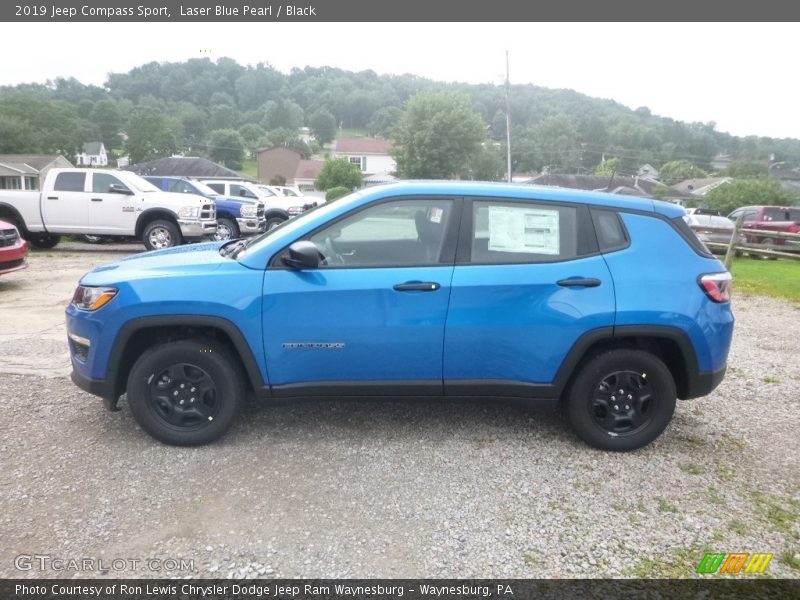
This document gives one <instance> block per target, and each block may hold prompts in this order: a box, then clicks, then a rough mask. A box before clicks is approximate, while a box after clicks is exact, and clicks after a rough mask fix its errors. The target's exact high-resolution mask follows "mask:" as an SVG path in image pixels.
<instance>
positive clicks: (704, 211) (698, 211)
mask: <svg viewBox="0 0 800 600" xmlns="http://www.w3.org/2000/svg"><path fill="white" fill-rule="evenodd" d="M686 214H687V215H712V216H715V217H721V216H722V211H721V210H717V209H716V208H687V209H686Z"/></svg>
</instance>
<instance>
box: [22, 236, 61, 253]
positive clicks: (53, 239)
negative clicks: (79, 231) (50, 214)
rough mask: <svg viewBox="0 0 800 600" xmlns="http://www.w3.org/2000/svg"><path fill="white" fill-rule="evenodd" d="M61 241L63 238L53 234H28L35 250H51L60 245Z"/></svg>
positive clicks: (29, 241)
mask: <svg viewBox="0 0 800 600" xmlns="http://www.w3.org/2000/svg"><path fill="white" fill-rule="evenodd" d="M60 241H61V236H60V235H54V234H52V233H29V234H28V243H29V244H30V245H31V246H33V247H34V248H39V249H40V250H48V249H50V248H55V247H56V246H57V245H58V242H60Z"/></svg>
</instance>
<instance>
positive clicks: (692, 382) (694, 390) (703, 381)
mask: <svg viewBox="0 0 800 600" xmlns="http://www.w3.org/2000/svg"><path fill="white" fill-rule="evenodd" d="M727 369H728V366H727V365H725V366H723V367H722V368H721V369H717V370H716V371H711V372H709V373H697V374H695V375H694V376H693V377H690V378H689V382H688V387H687V390H686V395H685V397H684V400H688V399H690V398H700V397H701V396H707V395H708V394H710V393H711V392H712V391H714V389H715V388H716V387H717V386H718V385H719V384H720V383H722V380H723V378H724V377H725V371H726V370H727Z"/></svg>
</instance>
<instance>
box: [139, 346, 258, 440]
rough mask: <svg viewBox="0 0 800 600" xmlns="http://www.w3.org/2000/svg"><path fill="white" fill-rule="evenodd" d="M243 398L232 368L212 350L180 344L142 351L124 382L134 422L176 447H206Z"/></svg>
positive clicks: (216, 349) (219, 351) (223, 353)
mask: <svg viewBox="0 0 800 600" xmlns="http://www.w3.org/2000/svg"><path fill="white" fill-rule="evenodd" d="M243 398H244V390H243V385H242V377H241V374H240V371H239V369H238V368H237V366H236V362H235V361H234V359H233V358H232V357H230V356H229V355H228V353H227V352H226V350H225V349H224V348H223V347H221V346H219V345H218V344H214V343H210V342H205V341H199V340H183V341H178V342H168V343H166V344H161V345H159V346H155V347H153V348H150V349H149V350H147V351H145V352H144V354H142V356H141V357H140V358H139V359H138V360H137V361H136V364H134V366H133V369H131V373H130V376H129V377H128V403H129V404H130V407H131V412H132V413H133V416H134V418H135V419H136V422H137V423H139V425H140V426H141V428H142V429H144V430H145V431H146V432H147V433H149V434H150V435H152V436H153V437H154V438H156V439H158V440H160V441H162V442H164V443H167V444H173V445H177V446H197V445H200V444H207V443H209V442H212V441H214V440H216V439H217V438H219V437H221V436H222V435H224V434H225V432H227V431H228V429H229V428H230V426H231V425H232V424H233V421H234V419H235V418H236V416H237V414H238V413H239V411H240V409H241V406H242V402H243Z"/></svg>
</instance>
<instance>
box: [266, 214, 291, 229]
mask: <svg viewBox="0 0 800 600" xmlns="http://www.w3.org/2000/svg"><path fill="white" fill-rule="evenodd" d="M285 220H286V219H283V218H281V217H270V218H269V219H267V224H266V227H265V228H264V229H265V230H266V231H270V230H272V229H275V228H276V227H277V226H278V225H280V224H281V223H283V222H284V221H285Z"/></svg>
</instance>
